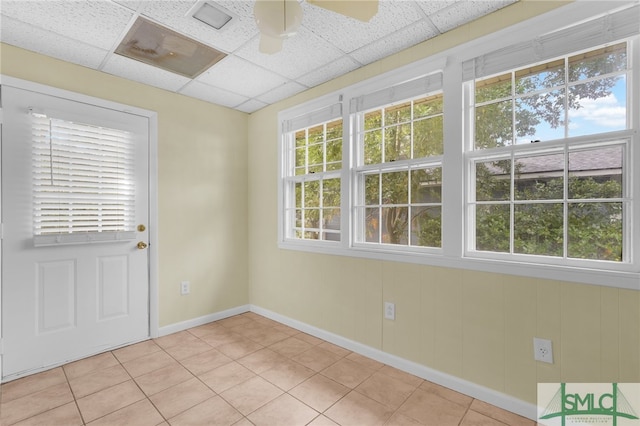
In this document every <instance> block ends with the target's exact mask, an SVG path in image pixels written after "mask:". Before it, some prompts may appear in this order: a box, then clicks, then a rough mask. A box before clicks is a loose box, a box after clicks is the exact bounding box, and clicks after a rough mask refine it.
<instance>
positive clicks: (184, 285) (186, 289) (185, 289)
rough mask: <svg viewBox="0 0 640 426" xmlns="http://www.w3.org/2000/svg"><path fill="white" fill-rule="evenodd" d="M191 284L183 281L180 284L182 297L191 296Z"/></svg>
mask: <svg viewBox="0 0 640 426" xmlns="http://www.w3.org/2000/svg"><path fill="white" fill-rule="evenodd" d="M190 287H191V284H190V283H189V281H182V282H181V283H180V294H181V295H182V296H184V295H187V294H189V292H190V291H191V288H190Z"/></svg>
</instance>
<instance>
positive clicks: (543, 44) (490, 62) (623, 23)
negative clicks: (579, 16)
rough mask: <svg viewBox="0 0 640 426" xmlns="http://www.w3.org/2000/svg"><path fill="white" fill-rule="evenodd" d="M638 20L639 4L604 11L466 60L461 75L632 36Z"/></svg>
mask: <svg viewBox="0 0 640 426" xmlns="http://www.w3.org/2000/svg"><path fill="white" fill-rule="evenodd" d="M639 20H640V6H633V7H630V8H628V9H624V10H621V11H618V12H615V13H611V14H607V15H605V16H602V17H600V18H598V19H595V20H592V21H589V22H585V23H582V24H578V25H574V26H572V27H569V28H565V29H562V30H559V31H555V32H553V33H550V34H545V35H543V36H540V37H537V38H535V39H534V40H531V41H527V42H524V43H518V44H515V45H512V46H509V47H506V48H504V49H499V50H495V51H493V52H490V53H487V54H485V55H482V56H478V57H476V58H474V59H470V60H468V61H465V62H464V63H463V65H462V68H463V70H462V76H463V79H464V80H465V81H468V80H473V79H474V78H479V77H486V76H490V75H492V74H496V73H499V72H502V71H504V70H507V69H511V68H517V67H520V66H524V65H528V64H531V63H534V62H539V61H544V60H547V59H551V58H555V57H558V56H562V55H567V54H569V53H572V52H577V51H580V50H584V49H588V48H590V47H593V46H597V45H601V44H604V43H610V42H614V41H617V40H621V39H624V38H627V37H631V36H634V35H636V34H638V33H639V32H640V28H639V27H638V21H639Z"/></svg>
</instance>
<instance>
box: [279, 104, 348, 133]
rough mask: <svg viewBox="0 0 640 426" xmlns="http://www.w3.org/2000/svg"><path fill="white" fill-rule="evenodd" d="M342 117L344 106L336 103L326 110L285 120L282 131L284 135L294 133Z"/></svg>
mask: <svg viewBox="0 0 640 426" xmlns="http://www.w3.org/2000/svg"><path fill="white" fill-rule="evenodd" d="M340 116H342V104H341V103H336V104H333V105H329V106H327V107H324V108H320V109H317V110H315V111H311V112H308V113H305V114H302V115H299V116H297V117H293V118H291V119H288V120H285V121H284V122H283V123H282V131H283V132H284V133H288V132H292V131H294V130H298V129H304V128H305V127H309V126H313V125H314V124H318V123H323V122H325V121H329V120H333V119H334V118H338V117H340Z"/></svg>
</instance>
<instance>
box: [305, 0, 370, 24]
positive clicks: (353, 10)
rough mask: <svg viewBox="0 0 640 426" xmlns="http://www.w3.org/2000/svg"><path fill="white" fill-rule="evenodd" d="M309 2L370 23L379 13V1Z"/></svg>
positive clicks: (329, 0)
mask: <svg viewBox="0 0 640 426" xmlns="http://www.w3.org/2000/svg"><path fill="white" fill-rule="evenodd" d="M307 2H308V3H310V4H312V5H314V6H319V7H322V8H325V9H327V10H330V11H332V12H336V13H339V14H341V15H345V16H349V17H351V18H355V19H357V20H359V21H363V22H369V21H370V20H371V18H373V17H374V16H376V13H378V0H307Z"/></svg>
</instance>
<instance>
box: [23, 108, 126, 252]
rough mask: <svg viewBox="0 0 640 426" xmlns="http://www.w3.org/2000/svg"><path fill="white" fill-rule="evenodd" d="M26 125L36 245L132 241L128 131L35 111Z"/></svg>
mask: <svg viewBox="0 0 640 426" xmlns="http://www.w3.org/2000/svg"><path fill="white" fill-rule="evenodd" d="M31 121H32V154H33V209H34V212H33V213H34V215H33V217H34V230H33V233H34V237H35V243H36V245H39V244H47V243H61V242H62V243H64V242H81V241H90V240H106V239H124V238H129V237H131V238H133V237H134V236H135V228H134V227H135V214H134V210H135V209H134V205H135V204H134V203H135V190H134V176H133V175H134V168H133V162H134V159H133V157H134V149H133V142H132V139H131V137H130V134H129V132H126V131H122V130H116V129H108V128H104V127H98V126H94V125H90V124H83V123H76V122H71V121H66V120H61V119H57V118H52V117H48V116H47V115H45V114H42V113H36V112H32V113H31ZM105 234H111V235H109V236H106V235H105Z"/></svg>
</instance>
